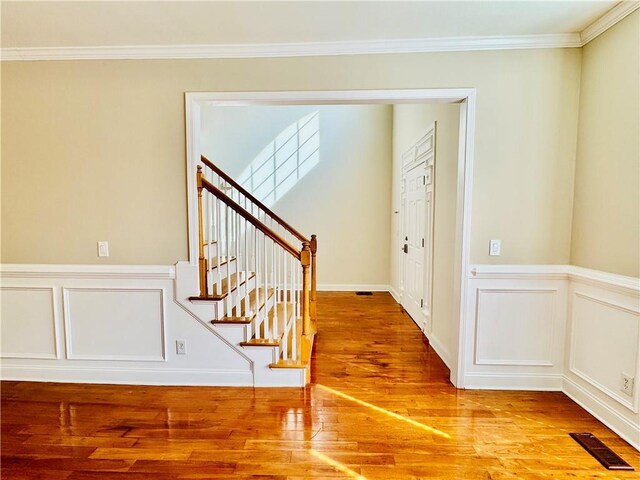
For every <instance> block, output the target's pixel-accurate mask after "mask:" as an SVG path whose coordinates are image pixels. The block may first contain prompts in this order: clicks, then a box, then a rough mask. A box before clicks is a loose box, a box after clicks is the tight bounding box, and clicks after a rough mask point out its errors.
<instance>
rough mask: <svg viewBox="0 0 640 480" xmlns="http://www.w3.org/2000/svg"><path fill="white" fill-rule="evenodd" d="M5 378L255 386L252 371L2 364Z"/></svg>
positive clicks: (72, 381)
mask: <svg viewBox="0 0 640 480" xmlns="http://www.w3.org/2000/svg"><path fill="white" fill-rule="evenodd" d="M1 372H2V375H1V376H2V380H18V381H25V382H62V383H95V384H112V385H187V386H196V385H200V386H229V387H242V386H253V373H252V372H251V371H250V370H223V369H212V370H205V369H187V368H185V369H182V368H180V369H179V368H175V369H167V368H164V369H152V368H149V369H144V368H116V367H108V368H99V367H74V366H62V365H50V366H49V365H24V366H23V365H6V366H5V365H2V367H1Z"/></svg>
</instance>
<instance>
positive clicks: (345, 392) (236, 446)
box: [1, 293, 640, 480]
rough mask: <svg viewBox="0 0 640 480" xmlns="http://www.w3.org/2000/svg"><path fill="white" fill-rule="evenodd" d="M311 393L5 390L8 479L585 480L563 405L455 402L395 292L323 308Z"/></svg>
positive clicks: (549, 400)
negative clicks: (312, 479) (395, 300)
mask: <svg viewBox="0 0 640 480" xmlns="http://www.w3.org/2000/svg"><path fill="white" fill-rule="evenodd" d="M319 297H320V298H319V301H318V313H319V332H320V333H319V335H318V337H317V343H316V347H315V353H314V362H315V370H314V374H313V378H312V382H313V384H312V385H311V386H310V387H308V388H306V389H264V388H262V389H251V388H219V387H218V388H210V387H144V386H114V385H109V386H105V385H73V384H45V383H28V382H3V384H2V446H1V450H2V478H3V479H51V480H57V479H67V480H81V479H143V478H144V479H147V478H149V479H150V478H153V479H159V480H163V479H204V478H216V479H219V478H261V479H302V478H359V479H363V478H366V479H374V478H383V479H405V478H407V479H410V478H435V479H456V480H457V479H462V480H467V479H469V480H473V479H483V480H486V479H492V480H503V479H520V480H532V479H586V478H590V479H593V478H620V479H624V478H639V477H640V475H639V474H638V471H636V472H609V471H607V470H605V469H604V468H602V467H601V466H600V464H598V463H597V462H596V461H595V460H594V459H593V458H592V457H591V456H590V455H589V454H587V453H586V452H585V451H584V450H583V449H582V448H581V447H580V446H579V445H578V444H576V443H575V442H574V441H573V440H572V439H571V438H570V437H569V435H568V433H569V432H573V431H578V432H579V431H590V432H593V433H594V434H596V435H597V436H598V437H600V438H601V439H602V440H604V441H605V443H607V444H608V445H609V446H610V447H612V448H613V449H614V450H615V451H616V452H617V453H618V454H620V455H621V456H622V457H623V458H624V459H625V460H626V461H628V462H629V463H631V464H632V465H633V466H634V467H635V468H636V469H637V470H640V453H638V452H637V451H636V450H634V449H633V448H631V447H630V446H629V445H627V444H626V443H625V442H624V441H622V440H621V439H619V438H618V437H617V436H616V435H615V434H613V433H612V432H611V431H610V430H608V429H607V428H606V427H604V426H603V425H602V424H601V423H599V422H598V421H597V420H595V419H594V418H593V417H591V416H590V415H589V414H588V413H587V412H585V411H584V410H583V409H581V408H580V407H579V406H577V405H576V404H575V403H573V402H572V401H570V400H569V399H568V398H567V397H565V396H564V395H563V394H561V393H541V392H488V391H459V390H456V389H454V388H453V387H452V386H451V385H450V384H449V382H448V370H447V369H446V367H445V365H444V364H443V363H442V361H441V360H440V359H439V358H438V356H437V355H436V354H435V352H434V351H433V350H432V349H431V348H430V347H429V346H428V345H427V344H426V343H425V342H423V337H422V334H421V333H420V332H419V331H418V329H417V328H416V327H415V326H414V324H413V322H412V321H411V320H410V319H409V318H408V317H407V316H406V315H405V314H404V313H403V312H402V311H401V309H400V307H399V306H398V305H397V304H396V303H395V302H394V301H393V300H392V298H391V297H390V296H389V295H388V294H382V293H381V294H374V295H373V296H370V297H369V296H355V295H354V294H353V293H330V294H329V293H325V294H319Z"/></svg>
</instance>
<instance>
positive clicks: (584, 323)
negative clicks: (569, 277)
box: [569, 291, 640, 412]
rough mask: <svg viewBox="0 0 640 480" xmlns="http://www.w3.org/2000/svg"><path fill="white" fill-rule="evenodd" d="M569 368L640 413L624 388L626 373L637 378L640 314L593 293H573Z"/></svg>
mask: <svg viewBox="0 0 640 480" xmlns="http://www.w3.org/2000/svg"><path fill="white" fill-rule="evenodd" d="M571 331H572V336H571V342H570V347H569V348H570V351H569V368H570V370H571V372H573V373H575V374H576V375H578V376H579V377H581V378H582V379H583V380H585V381H587V382H589V383H590V384H591V385H593V386H594V387H596V388H597V389H599V390H600V391H602V392H603V393H605V394H607V395H608V396H609V397H611V398H612V399H614V400H616V401H618V402H620V403H621V404H622V405H624V406H626V407H627V408H629V409H632V410H633V411H635V412H637V411H638V409H637V405H634V402H633V397H632V396H629V395H625V394H624V393H622V390H621V382H622V374H623V373H624V374H626V375H628V376H630V377H636V378H637V376H636V365H637V363H638V345H639V343H640V313H638V312H635V311H633V310H631V309H628V308H625V307H624V306H621V305H617V304H615V303H611V302H610V301H607V300H605V299H603V298H598V297H596V296H593V295H589V294H585V293H581V292H580V291H574V292H573V299H572V309H571Z"/></svg>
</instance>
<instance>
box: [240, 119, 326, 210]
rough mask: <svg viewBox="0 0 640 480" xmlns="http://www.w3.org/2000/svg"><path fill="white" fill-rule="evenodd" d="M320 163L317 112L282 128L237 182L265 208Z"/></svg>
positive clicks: (271, 204) (282, 195)
mask: <svg viewBox="0 0 640 480" xmlns="http://www.w3.org/2000/svg"><path fill="white" fill-rule="evenodd" d="M319 162H320V112H318V111H315V112H313V113H310V114H309V115H305V116H304V117H301V118H299V119H298V120H297V121H295V122H294V123H292V124H291V125H289V126H288V127H287V128H285V129H284V130H283V131H281V132H280V133H279V134H278V135H277V136H276V137H275V138H274V139H273V140H272V141H271V142H269V143H268V144H267V145H266V146H265V147H264V148H263V149H262V151H261V152H260V153H259V154H258V155H257V156H256V158H254V159H253V161H252V162H251V163H250V164H249V165H248V166H247V168H245V169H244V171H243V172H242V173H241V174H240V176H239V178H238V181H239V182H240V183H241V184H242V186H243V187H245V188H246V189H247V190H249V191H250V192H251V193H253V195H255V196H256V197H257V198H258V199H259V200H260V201H261V202H263V203H264V204H265V205H267V206H268V207H272V206H273V205H274V204H275V203H276V202H277V201H278V200H280V199H281V198H282V197H284V196H285V195H286V194H287V193H288V192H289V191H290V190H291V189H292V188H293V187H294V186H295V185H296V183H298V182H299V181H300V180H301V179H302V178H303V177H304V176H305V175H306V174H307V173H309V172H310V171H311V170H312V169H313V167H315V166H316V165H317V164H318V163H319Z"/></svg>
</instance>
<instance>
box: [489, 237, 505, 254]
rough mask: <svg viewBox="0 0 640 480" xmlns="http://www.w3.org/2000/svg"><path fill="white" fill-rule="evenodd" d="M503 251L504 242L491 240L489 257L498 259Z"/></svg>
mask: <svg viewBox="0 0 640 480" xmlns="http://www.w3.org/2000/svg"><path fill="white" fill-rule="evenodd" d="M501 249H502V242H501V241H500V240H489V255H490V256H492V257H497V256H499V255H500V250H501Z"/></svg>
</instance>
